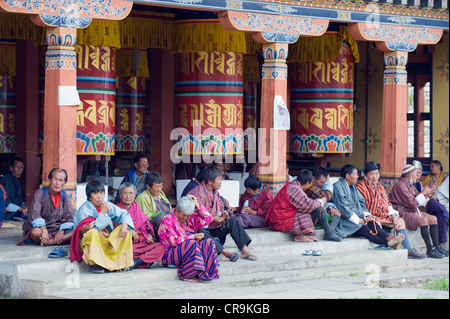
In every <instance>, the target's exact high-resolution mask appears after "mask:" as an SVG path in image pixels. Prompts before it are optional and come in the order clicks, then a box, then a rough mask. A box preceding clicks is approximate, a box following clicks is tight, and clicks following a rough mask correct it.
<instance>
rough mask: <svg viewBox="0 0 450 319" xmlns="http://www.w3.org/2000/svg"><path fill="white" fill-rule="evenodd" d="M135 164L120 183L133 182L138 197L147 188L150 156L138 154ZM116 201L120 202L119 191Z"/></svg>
mask: <svg viewBox="0 0 450 319" xmlns="http://www.w3.org/2000/svg"><path fill="white" fill-rule="evenodd" d="M133 166H134V167H132V168H131V169H130V170H129V171H128V173H127V175H125V177H124V178H123V180H122V182H121V183H120V185H122V184H124V183H132V184H134V186H136V197H137V195H139V194H140V193H142V192H143V191H145V190H146V189H147V188H146V186H145V180H146V178H147V174H148V158H147V157H146V156H145V155H138V156H136V157H135V158H134V162H133ZM115 202H116V203H118V202H120V196H119V192H117V195H116V198H115Z"/></svg>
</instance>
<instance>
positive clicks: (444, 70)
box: [436, 52, 449, 82]
mask: <svg viewBox="0 0 450 319" xmlns="http://www.w3.org/2000/svg"><path fill="white" fill-rule="evenodd" d="M448 61H449V54H448V52H447V57H445V58H443V59H441V65H439V66H437V67H436V70H439V71H441V72H440V74H439V75H440V76H441V78H443V77H445V78H446V80H447V82H448Z"/></svg>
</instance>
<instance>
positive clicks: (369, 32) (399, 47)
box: [348, 23, 443, 52]
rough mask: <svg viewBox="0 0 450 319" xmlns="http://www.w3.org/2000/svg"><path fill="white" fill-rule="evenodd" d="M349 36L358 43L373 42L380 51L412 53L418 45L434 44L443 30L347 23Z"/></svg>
mask: <svg viewBox="0 0 450 319" xmlns="http://www.w3.org/2000/svg"><path fill="white" fill-rule="evenodd" d="M348 26H349V31H350V33H351V35H352V36H353V37H354V38H355V39H356V40H359V41H375V43H376V46H377V48H378V49H379V50H380V51H405V52H412V51H414V50H415V49H416V48H417V45H418V44H436V43H437V42H439V40H440V39H441V36H442V33H443V30H442V29H435V28H422V27H413V26H405V25H385V24H379V23H349V24H348Z"/></svg>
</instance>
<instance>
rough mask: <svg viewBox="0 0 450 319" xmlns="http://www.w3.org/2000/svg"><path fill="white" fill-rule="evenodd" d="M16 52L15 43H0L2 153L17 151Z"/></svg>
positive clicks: (0, 128)
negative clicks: (0, 57)
mask: <svg viewBox="0 0 450 319" xmlns="http://www.w3.org/2000/svg"><path fill="white" fill-rule="evenodd" d="M15 53H16V50H15V43H13V42H5V43H3V42H2V43H0V55H1V56H2V61H0V64H1V65H0V153H14V152H15V143H16V134H15V130H16V120H15V118H16V90H15Z"/></svg>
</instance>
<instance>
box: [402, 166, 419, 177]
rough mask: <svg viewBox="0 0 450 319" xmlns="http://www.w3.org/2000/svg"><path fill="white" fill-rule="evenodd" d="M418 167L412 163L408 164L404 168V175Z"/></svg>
mask: <svg viewBox="0 0 450 319" xmlns="http://www.w3.org/2000/svg"><path fill="white" fill-rule="evenodd" d="M415 170H416V168H415V167H414V166H412V165H411V164H408V165H406V166H405V167H404V168H403V170H402V176H406V175H408V174H409V173H411V172H414V171H415Z"/></svg>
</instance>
